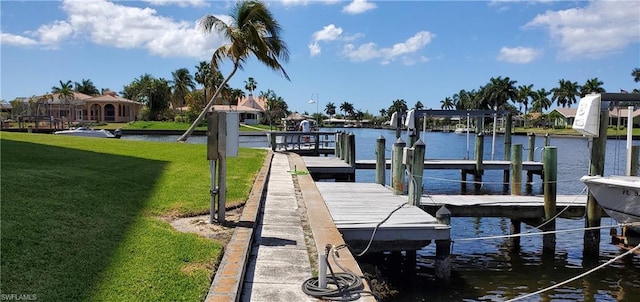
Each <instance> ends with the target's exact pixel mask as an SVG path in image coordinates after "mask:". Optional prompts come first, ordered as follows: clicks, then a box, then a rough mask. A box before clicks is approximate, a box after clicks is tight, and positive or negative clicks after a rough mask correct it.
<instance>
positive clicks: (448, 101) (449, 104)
mask: <svg viewBox="0 0 640 302" xmlns="http://www.w3.org/2000/svg"><path fill="white" fill-rule="evenodd" d="M455 107H456V106H455V105H454V103H453V99H452V98H450V97H446V98H444V100H442V101H440V109H444V110H451V109H453V108H455Z"/></svg>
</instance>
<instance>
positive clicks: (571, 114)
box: [548, 107, 640, 127]
mask: <svg viewBox="0 0 640 302" xmlns="http://www.w3.org/2000/svg"><path fill="white" fill-rule="evenodd" d="M577 110H578V109H577V108H556V109H553V110H552V111H551V112H549V114H548V116H550V117H554V118H553V119H552V120H550V122H551V123H553V125H554V126H555V127H570V126H571V125H573V121H574V120H575V118H576V112H577ZM554 112H555V113H554ZM628 114H629V110H628V109H627V108H618V107H615V108H612V109H611V110H609V123H608V124H609V126H617V125H620V126H623V127H626V126H627V125H628V121H627V120H628V118H627V117H628ZM631 116H632V120H633V126H634V127H639V126H640V109H635V110H633V112H631Z"/></svg>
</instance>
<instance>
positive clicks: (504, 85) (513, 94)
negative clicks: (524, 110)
mask: <svg viewBox="0 0 640 302" xmlns="http://www.w3.org/2000/svg"><path fill="white" fill-rule="evenodd" d="M516 83H517V81H512V80H511V79H510V78H509V77H505V78H502V77H497V78H491V79H490V80H489V84H487V86H485V90H484V93H483V96H484V99H483V105H484V106H483V107H487V108H486V109H507V101H508V100H511V101H512V102H516V100H517V99H518V92H517V89H516V87H515V84H516Z"/></svg>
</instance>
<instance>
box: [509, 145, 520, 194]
mask: <svg viewBox="0 0 640 302" xmlns="http://www.w3.org/2000/svg"><path fill="white" fill-rule="evenodd" d="M511 195H522V144H515V145H513V149H512V150H511Z"/></svg>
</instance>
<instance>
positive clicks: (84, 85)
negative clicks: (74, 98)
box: [74, 79, 100, 95]
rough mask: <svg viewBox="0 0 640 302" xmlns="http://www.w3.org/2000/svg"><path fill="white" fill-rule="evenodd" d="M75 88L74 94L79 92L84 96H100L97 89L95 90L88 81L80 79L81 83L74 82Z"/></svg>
mask: <svg viewBox="0 0 640 302" xmlns="http://www.w3.org/2000/svg"><path fill="white" fill-rule="evenodd" d="M74 86H75V87H76V89H75V91H76V92H80V93H84V94H86V95H97V94H100V91H98V88H96V86H95V85H93V82H92V81H91V80H89V79H86V80H85V79H82V82H81V83H78V82H75V85H74Z"/></svg>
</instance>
